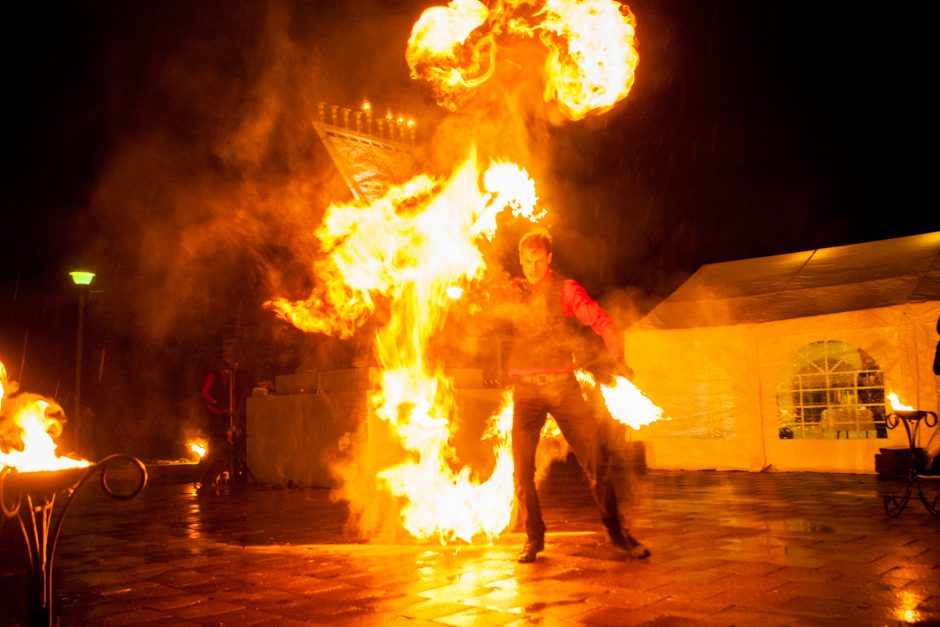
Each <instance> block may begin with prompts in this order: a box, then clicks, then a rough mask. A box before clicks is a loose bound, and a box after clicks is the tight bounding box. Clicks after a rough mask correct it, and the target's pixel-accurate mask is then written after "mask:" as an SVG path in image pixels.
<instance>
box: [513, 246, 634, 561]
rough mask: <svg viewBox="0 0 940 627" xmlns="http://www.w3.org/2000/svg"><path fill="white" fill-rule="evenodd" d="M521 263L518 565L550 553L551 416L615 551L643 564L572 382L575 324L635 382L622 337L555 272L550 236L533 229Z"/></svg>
mask: <svg viewBox="0 0 940 627" xmlns="http://www.w3.org/2000/svg"><path fill="white" fill-rule="evenodd" d="M519 261H520V263H521V265H522V272H523V274H524V275H525V279H524V280H522V279H515V280H514V281H513V284H514V285H515V287H516V288H517V294H516V297H517V298H518V303H519V304H521V305H522V311H521V314H517V315H514V316H512V325H513V335H514V337H513V348H512V351H511V353H510V358H509V361H508V364H507V374H508V375H509V376H510V378H511V380H512V384H513V404H514V409H513V425H512V452H513V458H514V463H515V468H514V477H515V483H516V497H517V502H518V504H519V506H520V507H521V508H522V510H521V513H522V515H523V516H524V520H525V531H526V536H527V540H526V543H525V546H524V547H523V549H522V552H521V553H519V555H518V556H517V559H518V561H519V562H522V563H528V562H533V561H535V558H536V555H537V554H538V553H539V552H540V551H542V550H543V549H544V547H545V523H544V521H543V520H542V510H541V505H540V504H539V497H538V492H537V491H536V486H535V453H536V449H537V447H538V444H539V438H540V435H541V431H542V427H543V426H544V425H545V421H546V419H547V416H548V414H549V413H551V415H552V416H553V417H554V419H555V422H556V423H557V424H558V427H559V428H560V429H561V432H562V434H563V435H564V436H565V440H566V441H567V442H568V444H569V446H570V447H571V450H572V451H573V452H574V454H575V457H576V458H577V460H578V463H579V465H580V466H581V469H582V470H583V471H584V473H585V475H586V476H587V478H588V480H589V482H590V486H591V491H592V494H593V497H594V500H595V502H596V503H597V506H598V508H599V510H600V517H601V522H603V524H604V526H605V527H606V529H607V534H608V536H609V538H610V541H611V543H612V544H613V545H614V546H615V547H617V548H618V549H621V550H623V551H624V552H625V553H626V554H627V555H629V556H630V557H633V558H636V559H645V558H647V557H649V555H650V551H649V549H647V548H646V547H645V546H644V545H643V544H641V543H640V542H639V541H637V540H636V539H635V538H634V537H633V536H632V535H631V534H630V533H629V532H628V531H627V530H626V529H624V527H623V523H622V521H621V514H620V509H619V505H618V500H617V494H616V491H615V489H614V486H613V484H612V482H611V480H610V476H609V452H608V448H607V444H606V442H605V438H604V437H603V435H602V431H601V429H600V419H599V417H598V416H597V415H596V414H595V412H594V411H593V410H592V409H591V407H590V406H589V405H588V403H587V401H585V399H584V397H583V396H582V395H581V388H580V385H579V384H578V382H577V379H575V376H574V370H575V368H576V366H575V362H574V353H575V351H574V346H575V344H574V342H575V341H576V338H577V335H578V333H577V329H576V325H574V324H572V323H573V321H575V320H577V321H578V322H580V323H581V324H582V325H586V326H589V327H590V328H591V329H592V330H593V331H594V332H595V333H596V334H597V335H599V336H600V337H601V338H603V340H604V344H605V346H606V348H607V351H608V353H609V354H610V355H611V356H612V358H613V360H614V362H615V364H617V366H616V368H615V369H616V370H617V371H619V373H621V374H625V375H627V378H631V377H630V376H629V375H632V372H631V371H630V369H629V367H628V366H627V365H626V364H625V363H624V361H623V359H624V343H623V336H622V334H621V332H620V330H619V329H618V328H617V325H616V324H615V323H614V322H613V320H611V318H610V317H609V316H608V315H607V313H606V312H605V311H604V310H603V309H602V308H601V306H600V305H599V304H598V303H597V302H596V301H595V300H593V299H592V298H591V297H590V296H589V295H588V293H587V291H586V290H585V289H584V288H583V287H582V286H581V285H580V284H578V283H577V282H576V281H574V280H571V279H567V278H564V277H561V276H559V275H557V274H556V273H555V272H554V271H553V270H552V269H551V263H552V238H551V235H550V234H549V233H548V231H547V230H545V229H541V228H539V229H535V230H533V231H530V232H528V233H526V234H525V235H524V236H523V237H522V238H521V239H520V241H519ZM608 374H609V373H608Z"/></svg>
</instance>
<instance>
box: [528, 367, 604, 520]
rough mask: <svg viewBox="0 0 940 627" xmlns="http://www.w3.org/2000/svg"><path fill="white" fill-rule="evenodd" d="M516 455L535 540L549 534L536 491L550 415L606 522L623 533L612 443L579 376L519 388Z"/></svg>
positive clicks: (602, 518)
mask: <svg viewBox="0 0 940 627" xmlns="http://www.w3.org/2000/svg"><path fill="white" fill-rule="evenodd" d="M513 405H514V407H513V417H512V454H513V459H514V463H515V484H516V498H517V499H518V503H519V505H520V507H521V508H522V512H521V513H522V515H523V516H524V517H525V531H526V535H527V536H528V537H529V538H542V537H543V536H544V535H545V522H544V521H543V520H542V507H541V505H540V504H539V496H538V492H537V491H536V489H535V451H536V448H538V444H539V435H540V434H541V431H542V427H543V426H544V425H545V421H546V419H547V417H548V414H549V413H550V414H551V415H552V417H553V418H554V419H555V422H556V423H557V424H558V428H559V429H561V433H562V435H564V436H565V440H566V441H567V442H568V445H569V446H570V447H571V450H572V451H573V452H574V455H575V457H576V458H577V460H578V464H580V466H581V469H582V470H583V471H584V474H585V475H586V476H587V478H588V481H589V482H590V486H591V493H592V495H593V496H594V501H595V503H597V507H598V509H599V510H600V516H601V522H603V523H604V526H605V527H607V529H608V530H609V531H617V532H619V530H620V526H621V521H620V511H619V509H618V507H617V494H616V491H615V490H614V486H613V484H612V483H611V482H610V477H609V460H608V453H607V445H606V443H605V442H603V441H602V440H601V437H600V432H599V428H598V426H599V423H598V420H597V418H596V416H595V414H594V412H593V411H592V410H591V407H590V406H589V405H588V404H587V402H586V401H585V400H584V397H582V396H581V387H580V386H579V385H578V382H577V380H576V379H575V378H574V376H571V377H570V378H567V379H565V380H563V381H559V382H555V383H548V384H545V385H535V384H530V383H516V384H515V385H514V387H513Z"/></svg>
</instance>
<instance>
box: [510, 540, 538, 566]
mask: <svg viewBox="0 0 940 627" xmlns="http://www.w3.org/2000/svg"><path fill="white" fill-rule="evenodd" d="M544 549H545V538H544V537H539V538H529V539H527V540H526V541H525V546H524V547H522V551H521V552H520V553H519V555H517V556H516V561H518V562H519V563H520V564H528V563H529V562H534V561H535V556H536V555H538V554H539V552H541V551H543V550H544Z"/></svg>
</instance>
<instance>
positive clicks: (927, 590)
mask: <svg viewBox="0 0 940 627" xmlns="http://www.w3.org/2000/svg"><path fill="white" fill-rule="evenodd" d="M151 479H152V480H151V483H150V485H148V486H147V488H146V489H145V490H144V491H143V492H142V493H141V494H140V495H139V496H137V497H136V498H135V499H132V500H130V501H124V502H121V501H114V500H112V499H109V498H107V497H106V496H104V495H103V493H102V492H101V491H100V490H99V489H98V488H97V486H96V485H87V486H85V487H83V489H82V490H81V491H80V492H79V494H78V495H77V497H76V499H75V502H74V503H73V506H72V508H71V510H70V511H69V512H68V515H67V517H66V519H65V522H64V524H63V530H62V535H61V538H60V541H59V546H58V549H57V552H56V561H55V572H54V578H53V596H54V611H55V616H56V619H57V620H58V621H59V622H60V623H61V625H83V626H84V625H145V624H154V625H399V624H402V625H404V624H407V625H535V624H540V625H761V626H764V625H908V624H920V625H928V624H929V625H935V624H940V543H938V541H937V538H938V534H940V519H937V518H933V517H931V516H930V515H929V514H928V513H927V512H926V510H925V508H924V507H923V505H922V504H921V503H920V502H916V501H912V502H911V503H910V505H909V506H908V508H907V509H906V510H905V511H904V512H903V513H902V514H901V515H900V516H899V517H898V518H889V517H888V516H886V515H885V513H884V510H883V507H882V502H881V495H882V494H883V493H885V492H886V491H889V490H890V491H893V490H896V489H897V487H898V486H897V485H894V484H893V483H892V482H889V481H886V480H885V479H882V478H879V477H877V476H875V475H853V474H831V473H746V472H715V471H710V472H675V471H654V470H638V471H632V472H631V473H622V476H620V477H619V478H618V481H619V485H620V489H621V493H622V494H623V497H624V498H623V501H624V504H625V506H626V510H627V511H628V512H629V517H630V519H631V528H632V530H633V532H634V533H635V535H637V537H639V538H640V539H641V540H643V541H644V542H645V543H646V544H648V545H649V546H650V548H651V549H652V551H653V555H652V557H651V558H650V559H649V560H648V561H646V562H636V561H632V560H629V559H627V558H624V557H621V556H619V555H618V554H617V553H616V552H615V551H614V550H612V549H611V548H609V547H608V545H607V544H606V542H605V538H604V536H603V534H602V529H601V526H600V524H599V522H597V521H596V514H595V510H594V508H593V505H592V503H591V501H590V496H589V493H588V491H587V486H586V484H585V482H584V480H583V478H582V477H581V476H580V474H579V473H578V472H577V469H576V468H574V466H573V464H572V462H570V461H569V462H567V463H564V464H557V465H556V466H555V467H554V468H553V470H552V472H551V474H550V477H549V481H548V483H547V484H546V485H545V486H544V488H543V490H542V492H543V495H544V496H543V500H544V503H543V505H544V510H545V518H546V522H547V524H548V535H547V539H546V550H545V552H544V553H542V554H540V555H539V559H538V560H537V561H536V562H535V563H534V564H517V563H516V562H515V561H514V559H513V556H514V555H515V553H516V551H517V550H518V548H519V546H520V545H521V544H522V541H523V537H522V535H521V534H518V533H511V534H507V535H505V536H503V537H501V538H500V539H499V540H497V541H496V542H495V543H493V544H492V545H491V546H466V545H463V546H440V545H438V544H434V543H418V542H402V543H398V544H381V543H373V542H368V541H365V540H363V539H361V538H356V537H350V536H349V535H348V534H347V533H345V532H344V529H343V527H344V522H345V518H346V511H345V508H344V507H343V505H342V504H338V503H333V502H331V500H330V499H329V494H328V491H327V490H323V489H311V488H294V489H286V488H273V487H268V486H258V485H248V486H246V487H243V488H237V487H235V488H233V489H232V490H231V491H228V492H225V493H222V494H218V495H207V496H197V495H196V494H195V493H194V491H193V489H192V486H191V485H189V484H188V483H181V482H179V481H174V480H168V479H167V478H166V477H164V478H162V479H161V477H160V476H159V473H156V472H153V473H152V475H151ZM934 486H937V490H936V491H935V493H936V492H940V486H938V485H937V483H936V481H935V480H933V479H931V484H930V488H931V489H933V488H934ZM11 523H12V521H11V520H8V521H6V522H5V523H4V526H3V528H2V534H0V538H2V539H3V541H2V543H0V558H2V562H0V625H19V624H25V622H24V621H25V617H26V613H27V611H26V586H25V566H24V564H23V562H22V559H20V558H22V555H21V552H20V551H19V550H18V546H19V545H18V544H17V541H18V539H19V538H18V536H16V535H15V534H13V533H12V531H13V525H12V524H11Z"/></svg>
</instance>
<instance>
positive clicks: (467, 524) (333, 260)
mask: <svg viewBox="0 0 940 627" xmlns="http://www.w3.org/2000/svg"><path fill="white" fill-rule="evenodd" d="M492 167H493V168H494V169H493V170H492V171H504V172H507V171H510V170H512V171H513V172H515V173H516V176H514V177H511V178H512V179H513V180H514V181H516V182H517V183H518V182H519V181H521V180H529V181H531V179H528V175H527V174H525V171H524V170H523V169H521V168H519V167H518V166H515V165H514V164H512V165H511V167H508V166H507V164H504V163H497V164H494V165H493V166H492ZM504 178H505V177H504V176H503V177H501V176H499V175H498V174H490V170H487V171H485V172H483V173H482V174H481V165H480V164H479V163H478V161H477V158H476V151H475V150H471V151H470V155H469V156H468V158H467V159H466V160H465V161H464V163H463V164H462V165H460V166H459V167H457V168H456V170H455V171H454V173H453V174H452V175H451V177H450V178H449V179H448V180H446V181H442V180H436V179H434V178H432V177H430V176H427V175H421V176H418V177H416V178H414V179H412V180H410V181H408V182H406V183H404V184H403V185H401V186H398V187H394V188H392V189H391V190H389V192H388V193H387V194H386V195H385V196H384V197H383V198H381V199H379V200H377V201H375V202H373V203H372V204H370V205H368V206H366V205H364V204H361V203H359V204H351V205H336V204H334V205H332V206H330V208H329V209H328V210H327V213H326V216H325V217H324V220H323V223H322V225H321V226H320V228H319V229H318V231H317V238H318V240H319V242H320V244H321V246H322V249H323V250H324V251H325V252H326V253H327V254H328V256H327V258H326V259H324V260H323V261H322V262H321V263H320V264H319V265H318V267H317V268H316V269H315V273H316V275H317V277H318V278H319V279H320V282H319V283H318V287H317V289H316V290H315V293H314V294H313V295H311V296H310V297H309V298H307V299H306V300H304V301H290V300H288V299H286V298H283V297H278V298H274V299H272V300H271V301H269V302H268V303H267V306H268V307H270V308H271V309H273V310H274V311H275V313H277V315H279V316H280V317H282V318H284V319H285V320H288V321H290V322H292V323H293V324H294V325H295V326H298V327H299V328H301V329H303V330H307V331H315V332H323V330H326V331H327V332H332V333H337V334H340V335H343V334H347V333H350V332H352V331H353V330H355V328H357V327H358V326H360V325H361V324H362V322H363V320H364V319H365V317H366V316H368V315H369V314H370V313H373V312H375V311H376V310H377V308H378V307H379V306H380V305H381V307H382V308H383V309H382V310H383V313H384V315H383V316H382V318H383V319H384V320H387V322H386V323H384V324H382V325H379V326H378V328H377V329H376V331H375V353H376V357H377V359H378V361H379V363H380V365H381V367H382V376H381V379H380V382H379V391H378V392H376V393H375V394H374V395H373V397H372V408H373V413H374V415H375V417H376V418H377V419H378V420H380V421H382V422H383V423H385V424H386V425H388V427H389V432H390V433H391V434H392V437H393V438H394V439H395V440H396V442H395V444H396V446H397V447H398V448H400V449H401V455H400V457H402V458H404V460H403V461H400V460H399V461H398V462H397V463H393V464H389V466H388V467H386V468H381V469H379V472H378V478H379V483H380V485H381V486H384V488H385V489H387V490H388V491H390V492H391V494H392V495H394V497H395V498H396V502H398V503H399V505H400V512H399V514H400V518H401V522H402V526H403V527H404V528H405V529H406V530H407V531H408V532H409V533H411V534H412V535H413V536H415V537H418V538H431V537H436V538H438V539H439V540H440V541H442V542H446V541H450V540H454V539H460V540H467V541H469V540H470V539H471V538H473V537H474V536H477V535H482V536H484V537H488V538H492V537H494V536H495V535H498V534H499V533H500V532H502V531H503V530H504V529H505V528H506V526H507V525H508V524H509V519H510V514H511V511H512V507H511V505H512V496H513V485H512V461H511V460H512V457H511V447H510V443H509V433H510V428H509V424H510V423H511V416H512V411H511V407H512V404H511V402H509V401H508V400H507V401H505V402H504V404H503V406H502V409H501V410H500V411H499V412H497V414H496V415H494V416H493V417H491V418H490V421H489V423H488V424H489V426H488V429H487V434H488V435H487V436H486V437H485V438H484V445H485V446H488V447H489V448H490V449H491V450H492V458H493V460H494V469H493V470H492V472H491V473H490V474H489V476H488V477H487V478H485V479H483V480H480V478H478V477H476V476H474V474H473V473H471V471H470V470H469V469H468V468H466V467H462V466H461V465H460V464H459V463H457V461H456V460H455V455H454V452H453V450H452V447H451V444H450V443H451V439H452V436H453V433H452V429H453V425H454V424H455V423H456V421H455V420H454V419H453V418H454V416H455V415H456V413H457V409H458V408H457V407H456V402H455V400H454V390H453V384H452V381H451V380H450V379H449V378H448V377H447V376H446V375H445V373H444V372H443V368H442V367H441V366H440V365H438V364H434V363H430V362H429V361H428V360H427V359H426V357H425V355H426V354H427V352H428V351H427V347H428V343H429V341H430V339H431V338H432V337H433V336H434V335H435V334H436V333H437V332H439V331H440V329H441V328H442V325H443V323H444V321H445V318H446V314H447V311H448V309H449V308H450V307H451V306H452V304H453V303H454V302H455V301H454V300H453V298H452V295H453V294H454V293H455V291H454V288H455V287H461V286H462V285H463V284H467V283H469V282H471V281H474V280H478V279H480V278H481V277H482V276H483V274H484V271H485V269H486V264H485V261H484V259H483V255H482V253H481V252H480V250H479V249H478V247H477V245H476V244H475V242H478V241H480V240H481V239H484V238H486V237H487V236H488V234H489V233H490V232H491V230H490V229H489V228H481V227H480V225H481V224H482V223H484V222H486V223H488V221H489V220H491V219H495V218H494V217H495V216H496V215H498V214H499V213H500V212H501V211H502V210H504V209H506V208H512V211H513V212H518V213H520V214H521V215H525V216H535V215H539V212H537V211H535V207H534V203H535V198H536V197H535V194H534V193H533V189H534V184H532V185H533V187H530V186H526V185H522V186H518V185H517V186H515V187H514V186H512V185H506V184H505V183H501V182H500V181H501V180H502V179H504ZM481 180H482V181H483V182H484V184H483V185H482V186H481V185H480V181H481ZM520 190H522V192H524V193H519V191H520ZM542 214H544V212H542ZM389 448H395V447H389ZM349 496H350V498H353V499H358V498H366V497H364V496H363V495H357V494H353V495H349Z"/></svg>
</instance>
